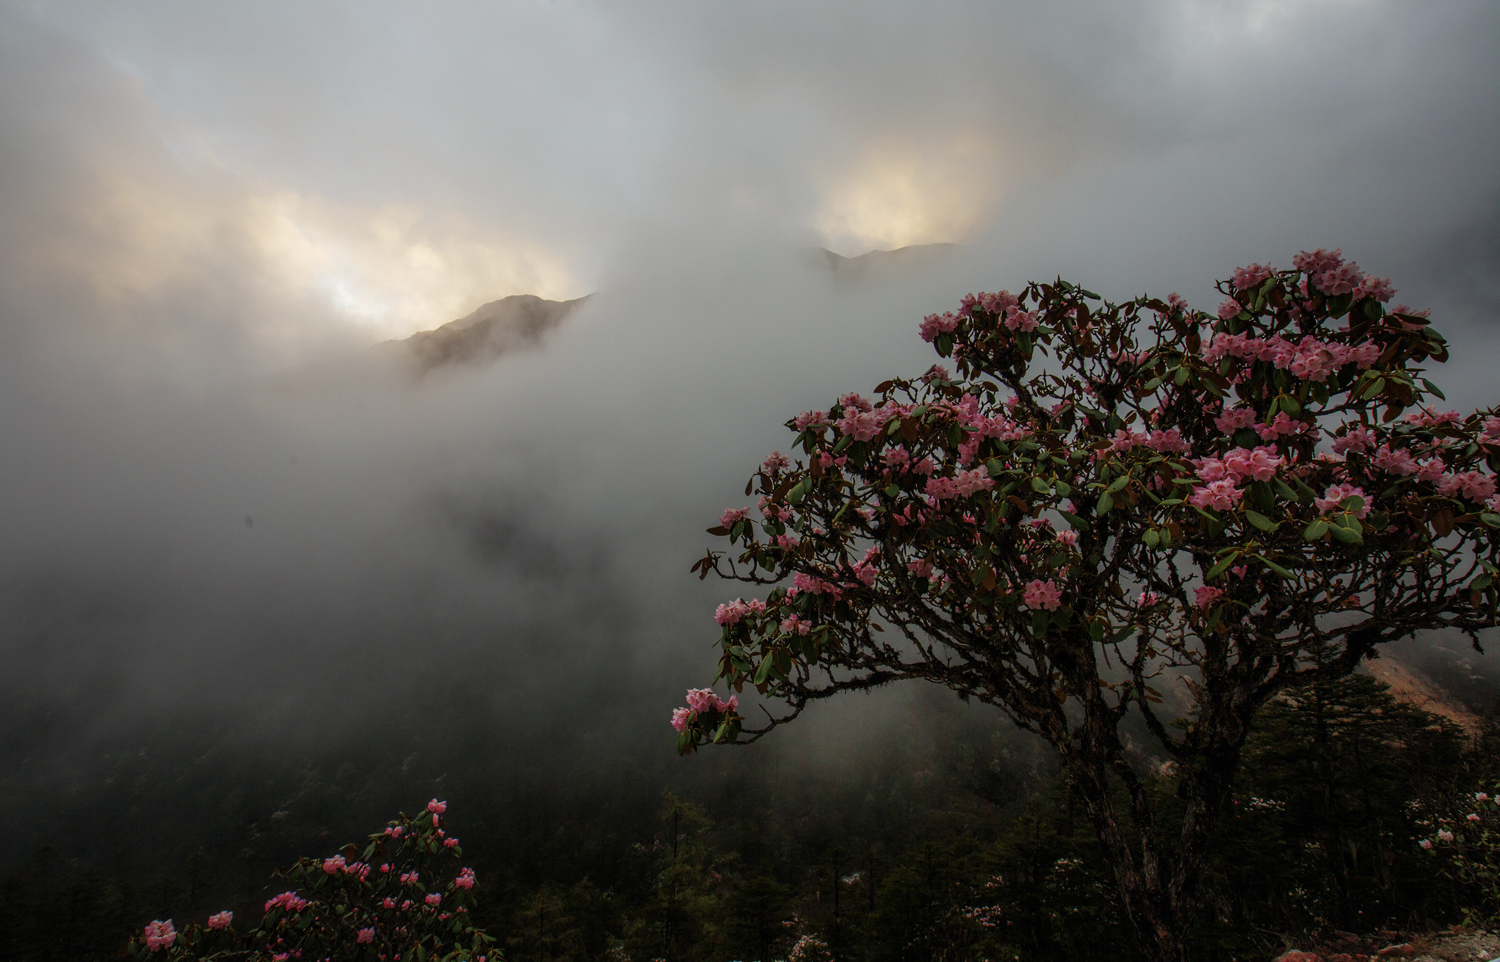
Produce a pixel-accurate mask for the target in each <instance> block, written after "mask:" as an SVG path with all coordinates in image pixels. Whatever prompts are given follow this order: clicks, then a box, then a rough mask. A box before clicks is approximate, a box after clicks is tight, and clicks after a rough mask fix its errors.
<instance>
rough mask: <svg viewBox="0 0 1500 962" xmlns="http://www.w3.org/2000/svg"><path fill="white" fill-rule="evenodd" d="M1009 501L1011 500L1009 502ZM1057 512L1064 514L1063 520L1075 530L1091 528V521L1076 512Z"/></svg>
mask: <svg viewBox="0 0 1500 962" xmlns="http://www.w3.org/2000/svg"><path fill="white" fill-rule="evenodd" d="M1007 503H1009V502H1007ZM1057 513H1058V514H1060V515H1062V516H1063V520H1064V521H1066V522H1068V524H1070V525H1072V526H1073V528H1074V530H1076V531H1087V530H1088V529H1089V523H1088V522H1087V521H1085V520H1083V519H1082V518H1080V517H1079V516H1078V515H1076V514H1069V513H1068V512H1066V511H1059V512H1057Z"/></svg>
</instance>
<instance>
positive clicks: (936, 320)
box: [917, 313, 959, 342]
mask: <svg viewBox="0 0 1500 962" xmlns="http://www.w3.org/2000/svg"><path fill="white" fill-rule="evenodd" d="M958 321H959V318H958V315H956V314H952V313H947V314H928V315H927V316H926V317H924V318H923V319H922V326H921V327H919V328H918V329H917V330H918V331H919V332H920V333H921V335H922V340H924V341H929V342H930V341H935V340H937V336H938V335H939V334H947V333H950V332H952V331H953V330H954V329H955V328H957V327H958Z"/></svg>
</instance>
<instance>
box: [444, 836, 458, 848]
mask: <svg viewBox="0 0 1500 962" xmlns="http://www.w3.org/2000/svg"><path fill="white" fill-rule="evenodd" d="M457 844H458V839H456V838H445V839H443V848H453V847H454V846H456V845H457Z"/></svg>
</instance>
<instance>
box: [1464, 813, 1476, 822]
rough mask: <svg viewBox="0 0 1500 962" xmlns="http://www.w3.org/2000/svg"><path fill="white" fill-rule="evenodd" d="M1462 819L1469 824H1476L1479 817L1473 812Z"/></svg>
mask: <svg viewBox="0 0 1500 962" xmlns="http://www.w3.org/2000/svg"><path fill="white" fill-rule="evenodd" d="M1464 819H1465V820H1466V821H1470V822H1477V821H1479V816H1478V815H1477V814H1476V813H1474V812H1470V813H1469V814H1467V815H1465V816H1464Z"/></svg>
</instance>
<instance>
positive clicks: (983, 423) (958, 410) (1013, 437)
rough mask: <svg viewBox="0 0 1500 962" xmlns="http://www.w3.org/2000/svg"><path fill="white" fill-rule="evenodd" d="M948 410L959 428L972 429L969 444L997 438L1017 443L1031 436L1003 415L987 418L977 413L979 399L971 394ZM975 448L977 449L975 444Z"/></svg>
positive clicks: (1021, 426) (1022, 427)
mask: <svg viewBox="0 0 1500 962" xmlns="http://www.w3.org/2000/svg"><path fill="white" fill-rule="evenodd" d="M949 410H950V411H951V412H952V413H953V417H954V418H955V419H956V420H957V421H958V423H959V426H960V427H965V428H972V429H973V432H972V433H971V434H970V436H969V437H970V441H971V443H973V442H976V441H978V440H979V439H980V438H997V439H999V440H1001V441H1019V440H1022V439H1023V438H1027V437H1030V436H1031V432H1030V431H1029V430H1027V428H1026V427H1025V426H1023V425H1020V424H1017V423H1015V422H1014V421H1012V420H1010V419H1009V418H1007V417H1006V416H1005V415H1003V414H995V415H991V416H989V417H986V416H985V415H983V414H981V413H980V411H979V399H978V398H977V397H975V396H974V395H972V394H965V395H964V397H963V400H961V401H959V402H958V403H957V404H954V405H952V406H951V407H950V408H949ZM975 447H978V445H977V444H975Z"/></svg>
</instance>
